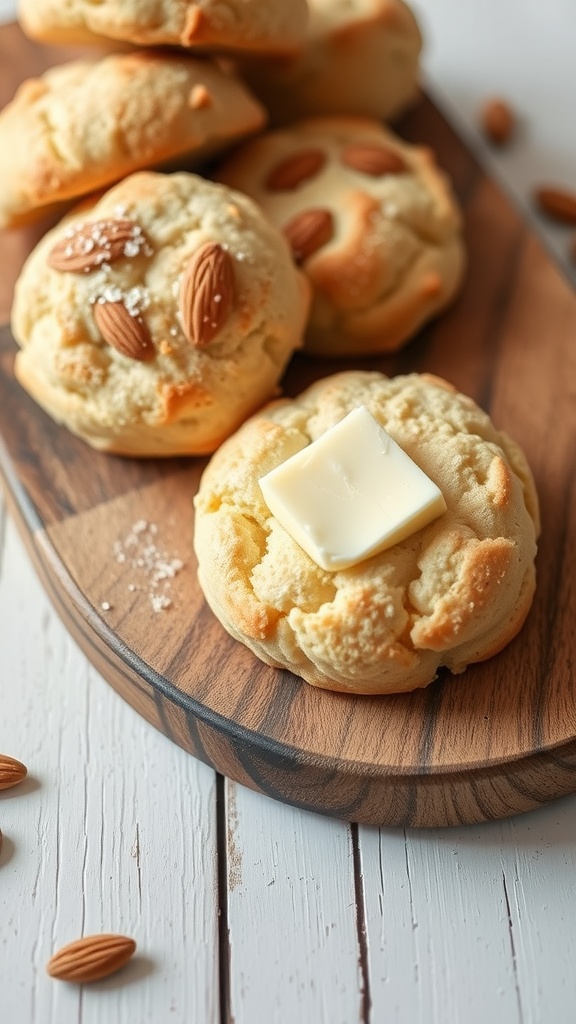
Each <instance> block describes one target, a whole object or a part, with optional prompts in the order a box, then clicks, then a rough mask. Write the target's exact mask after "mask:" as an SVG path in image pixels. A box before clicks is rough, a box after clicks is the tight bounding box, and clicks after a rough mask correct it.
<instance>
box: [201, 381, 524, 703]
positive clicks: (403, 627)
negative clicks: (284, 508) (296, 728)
mask: <svg viewBox="0 0 576 1024" xmlns="http://www.w3.org/2000/svg"><path fill="white" fill-rule="evenodd" d="M359 405H364V406H365V407H366V408H367V409H368V410H369V412H370V413H371V415H372V416H373V417H374V418H375V419H376V420H377V422H378V423H380V425H381V426H383V427H384V428H385V430H386V431H388V433H389V434H390V435H391V436H392V437H393V438H394V440H395V441H396V442H397V444H399V445H400V447H401V448H402V449H403V450H404V451H405V452H406V454H407V455H409V456H410V458H411V459H412V460H413V461H414V462H415V463H416V464H417V465H418V466H419V467H420V468H421V469H422V470H423V471H424V472H425V473H426V474H427V475H428V476H429V477H430V479H431V480H433V481H434V482H435V483H436V484H437V486H438V487H439V488H440V490H441V491H442V494H443V496H444V499H445V501H446V505H447V510H446V512H445V513H444V514H443V515H441V516H440V517H439V518H438V519H436V520H435V521H434V522H432V523H430V524H429V525H428V526H425V527H424V528H423V529H421V530H419V531H418V532H416V533H413V534H412V535H411V536H409V537H407V538H406V539H405V540H402V541H401V542H400V543H398V544H396V545H395V546H394V547H391V548H389V549H388V550H386V551H383V552H381V553H380V554H377V555H373V556H372V557H370V558H368V559H366V560H365V561H363V562H360V563H359V564H357V565H354V566H352V567H351V568H348V569H343V570H336V571H333V572H330V571H326V570H324V569H322V568H320V566H319V565H317V564H316V562H315V561H313V560H312V559H311V558H310V557H309V555H307V554H306V553H305V552H304V551H303V549H302V548H301V547H299V545H298V544H297V543H296V542H295V541H294V540H293V539H292V538H291V536H290V535H289V534H288V533H287V532H286V530H285V529H284V528H283V527H282V526H281V525H280V523H279V522H278V521H277V520H276V519H275V517H274V516H273V515H272V514H271V513H270V511H269V509H268V507H267V505H266V504H265V502H264V499H263V497H262V492H261V490H260V486H259V483H258V481H259V479H260V478H261V477H262V476H264V475H265V474H266V473H268V472H269V471H270V470H272V469H274V468H275V467H276V466H278V465H280V464H281V463H283V462H284V461H285V460H286V459H288V458H289V457H290V456H291V455H293V454H294V453H295V452H296V451H300V450H301V449H302V447H303V445H306V444H309V443H311V442H313V441H315V440H316V439H317V438H318V437H320V436H322V435H323V434H324V433H325V432H326V431H327V430H329V429H330V427H332V426H334V425H335V424H336V423H338V422H340V421H341V420H342V419H343V418H344V417H345V416H346V415H347V414H348V413H349V412H350V411H351V410H353V409H354V408H356V407H357V406H359ZM195 504H196V523H195V547H196V552H197V556H198V562H199V580H200V583H201V586H202V589H203V591H204V594H205V596H206V599H207V601H208V603H209V604H210V606H211V608H212V609H213V611H214V613H215V614H216V616H217V617H218V618H219V620H220V621H221V623H222V624H223V626H224V627H225V628H226V629H227V630H228V632H229V633H230V634H231V635H232V636H233V637H235V638H236V639H238V640H241V641H242V642H243V643H245V644H246V645H247V646H248V647H249V648H250V649H251V650H252V651H253V652H254V653H255V654H257V655H258V657H260V658H261V659H262V660H263V661H265V662H266V663H267V664H269V665H272V666H275V667H279V668H285V669H288V670H290V671H292V672H295V673H297V674H298V675H300V676H302V677H303V678H304V679H305V680H307V681H308V682H309V683H312V684H313V685H315V686H320V687H324V688H327V689H333V690H342V691H350V692H355V693H374V694H377V693H393V692H400V691H405V690H412V689H415V688H417V687H422V686H426V685H427V684H428V683H430V682H431V681H432V680H433V679H434V678H435V676H436V674H437V672H438V670H439V668H440V667H441V666H446V667H448V668H449V669H450V670H451V671H452V672H454V673H459V672H462V671H463V670H464V669H465V668H466V666H467V665H468V664H470V663H472V662H476V661H482V660H484V659H485V658H489V657H491V656H492V655H494V654H496V653H497V652H498V651H500V650H501V649H502V648H503V647H504V646H505V645H506V644H507V643H508V642H509V641H510V640H511V639H512V638H513V637H514V636H515V635H516V633H517V632H518V630H519V629H520V627H521V626H522V624H523V622H524V619H525V618H526V615H527V613H528V610H529V608H530V605H531V602H532V597H533V593H534V587H535V569H534V558H535V554H536V538H537V535H538V530H539V520H538V502H537V497H536V492H535V488H534V482H533V479H532V475H531V473H530V470H529V468H528V465H527V463H526V459H525V457H524V455H523V453H522V452H521V450H520V449H519V447H518V446H517V445H516V444H515V443H514V442H513V441H512V440H511V439H510V438H509V437H508V436H507V435H506V434H504V433H502V432H501V431H498V430H497V429H496V428H495V427H494V426H493V424H492V422H491V420H490V418H489V417H488V416H487V414H486V413H484V412H483V411H482V410H481V409H480V408H479V407H478V406H477V405H476V404H475V403H474V402H473V401H472V400H471V399H470V398H467V397H466V396H464V395H462V394H459V393H457V392H456V391H455V390H454V388H452V386H451V385H449V384H447V383H446V382H445V381H443V380H440V379H439V378H435V377H431V376H428V375H418V374H411V375H408V376H400V377H396V378H392V379H389V378H387V377H385V376H383V375H382V374H379V373H367V372H360V371H351V372H348V373H342V374H337V375H335V376H332V377H328V378H325V379H324V380H321V381H319V382H318V383H316V384H314V385H312V387H310V388H308V390H307V391H305V392H303V394H301V395H300V396H299V397H298V398H296V399H294V400H285V401H280V402H277V403H274V404H272V405H270V406H268V407H267V408H265V409H263V410H262V411H261V412H260V413H258V414H257V415H256V416H255V417H253V418H252V419H251V420H249V421H248V423H246V424H245V425H244V426H243V427H242V428H241V429H240V430H239V431H238V432H237V433H236V434H235V435H234V436H232V437H231V438H230V439H229V440H228V441H227V442H226V443H225V444H224V445H223V446H222V448H220V450H219V451H218V452H217V453H216V455H214V456H213V458H212V460H211V461H210V463H209V465H208V468H207V469H206V471H205V473H204V475H203V477H202V480H201V484H200V489H199V493H198V495H197V498H196V502H195Z"/></svg>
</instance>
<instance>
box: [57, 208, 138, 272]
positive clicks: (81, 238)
mask: <svg viewBox="0 0 576 1024" xmlns="http://www.w3.org/2000/svg"><path fill="white" fill-rule="evenodd" d="M146 244H147V243H146V237H145V235H144V232H143V231H142V228H141V227H140V226H139V225H138V224H135V223H134V221H132V220H114V219H109V220H97V221H92V222H91V223H88V222H87V223H85V224H80V225H78V226H77V227H74V228H70V230H69V231H68V232H66V234H65V235H64V237H63V238H61V239H60V241H59V242H57V243H56V245H55V246H54V248H53V249H51V251H50V254H49V256H48V265H49V266H50V267H52V269H53V270H67V271H70V272H72V273H74V274H87V273H89V271H90V270H94V268H95V267H100V266H102V264H103V263H113V262H114V260H117V259H120V257H121V256H128V257H130V256H137V255H138V254H139V252H140V251H141V249H142V248H144V247H145V246H146Z"/></svg>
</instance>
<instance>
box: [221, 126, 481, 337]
mask: <svg viewBox="0 0 576 1024" xmlns="http://www.w3.org/2000/svg"><path fill="white" fill-rule="evenodd" d="M217 177H218V179H219V180H220V181H223V182H225V183H226V184H228V185H230V186H232V187H233V188H239V189H240V190H241V191H243V192H246V193H247V194H248V195H250V196H252V197H253V198H254V199H256V201H257V202H258V203H259V204H260V206H261V207H262V209H263V210H264V211H265V213H266V214H267V215H268V216H269V217H270V219H271V220H272V221H273V222H274V224H276V225H277V226H278V227H279V228H280V229H281V230H283V231H284V233H285V235H286V236H287V238H288V240H289V242H290V244H291V247H292V251H293V254H294V258H295V260H296V262H297V263H298V264H299V265H300V266H302V267H303V269H304V271H305V273H306V274H307V276H308V278H309V279H310V282H311V284H312V287H313V291H314V300H313V305H312V313H311V319H310V323H309V327H308V331H307V335H306V348H307V349H308V351H310V352H313V353H314V354H316V355H322V356H351V355H360V354H369V353H374V352H387V351H392V350H394V349H397V348H399V347H400V346H401V345H402V344H403V343H404V342H405V341H407V340H408V339H409V338H410V337H411V336H412V335H413V334H414V333H415V332H416V331H417V330H418V328H419V327H421V325H422V324H423V323H425V321H426V320H428V319H429V317H431V316H432V315H434V314H436V313H437V312H439V310H441V309H442V308H444V307H445V306H446V305H447V304H448V303H449V302H450V300H451V299H452V298H453V297H454V295H455V294H456V291H457V289H458V286H459V284H460V281H461V277H462V271H463V265H464V248H463V242H462V236H461V218H460V213H459V210H458V207H457V205H456V202H455V200H454V197H453V195H452V192H451V189H450V186H449V184H448V181H447V178H446V176H445V175H444V174H443V173H442V171H441V170H439V168H438V167H437V165H436V163H435V159H434V155H433V153H432V152H431V151H430V150H429V149H426V148H423V147H416V146H410V145H408V144H407V143H404V142H401V141H400V139H398V137H397V136H395V135H394V134H393V133H392V132H390V131H389V130H388V129H386V128H384V127H382V125H380V124H379V123H378V122H377V121H372V120H370V119H367V118H339V117H334V118H310V119H308V120H306V121H300V122H297V123H296V124H293V125H290V126H289V127H287V128H285V129H282V130H278V131H275V132H268V133H265V134H264V135H261V136H259V137H258V138H256V139H254V140H251V141H249V142H247V143H244V144H243V145H241V146H240V147H239V149H238V150H236V151H235V152H234V154H233V155H232V156H231V157H230V158H229V159H227V160H225V161H224V163H223V164H222V165H221V167H220V169H219V171H218V174H217Z"/></svg>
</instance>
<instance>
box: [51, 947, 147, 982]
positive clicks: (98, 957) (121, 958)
mask: <svg viewBox="0 0 576 1024" xmlns="http://www.w3.org/2000/svg"><path fill="white" fill-rule="evenodd" d="M135 949H136V943H135V942H134V939H129V938H127V937H126V936H125V935H86V936H85V938H83V939H77V940H76V942H70V943H69V945H67V946H63V948H62V949H60V950H59V951H58V952H57V953H55V954H54V956H53V957H52V958H51V960H49V961H48V964H47V965H46V970H47V971H48V974H49V975H50V976H51V977H52V978H59V979H60V980H61V981H77V982H80V983H81V982H86V981H98V979H99V978H106V977H107V976H108V975H109V974H114V972H115V971H119V970H120V968H121V967H124V964H126V963H127V962H128V960H129V959H130V957H131V956H132V955H133V953H134V951H135Z"/></svg>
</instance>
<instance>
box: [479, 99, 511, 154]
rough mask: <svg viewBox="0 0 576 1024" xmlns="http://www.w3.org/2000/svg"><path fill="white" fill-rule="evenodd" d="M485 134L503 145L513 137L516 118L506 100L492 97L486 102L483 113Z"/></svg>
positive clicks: (494, 141)
mask: <svg viewBox="0 0 576 1024" xmlns="http://www.w3.org/2000/svg"><path fill="white" fill-rule="evenodd" d="M481 123H482V129H483V131H484V134H485V135H486V137H487V138H488V139H490V142H493V143H494V144H495V145H496V146H503V145H505V143H506V142H508V141H509V139H511V137H512V135H513V134H514V129H515V127H516V119H515V117H514V114H513V112H512V109H511V107H510V106H509V105H508V104H507V103H505V102H504V100H499V99H491V100H488V102H487V103H485V104H484V108H483V110H482V114H481Z"/></svg>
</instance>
